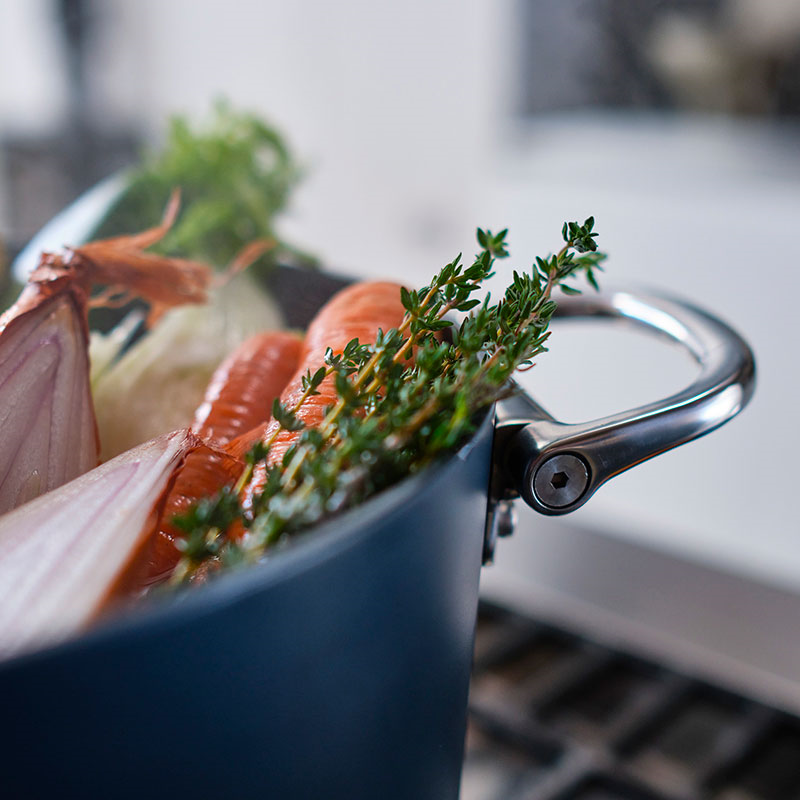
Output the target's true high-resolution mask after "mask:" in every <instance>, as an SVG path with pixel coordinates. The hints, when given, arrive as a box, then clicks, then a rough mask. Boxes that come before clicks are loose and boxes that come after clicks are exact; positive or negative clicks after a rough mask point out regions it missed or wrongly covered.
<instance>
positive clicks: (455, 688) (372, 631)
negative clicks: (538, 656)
mask: <svg viewBox="0 0 800 800" xmlns="http://www.w3.org/2000/svg"><path fill="white" fill-rule="evenodd" d="M271 280H272V290H273V292H274V293H275V295H276V297H277V298H278V300H279V302H280V303H281V304H282V306H283V308H284V309H285V310H286V312H287V316H288V321H289V323H290V324H292V325H301V324H305V323H306V322H308V320H309V318H310V316H311V315H312V314H313V312H314V311H315V310H316V308H317V307H318V306H319V305H320V304H321V303H322V302H323V301H324V300H325V299H326V298H327V297H328V296H329V295H330V294H331V293H332V292H333V291H335V290H336V289H337V288H339V287H340V286H341V285H342V280H341V279H339V278H336V277H332V276H330V275H326V274H324V273H307V272H302V273H299V272H298V271H297V270H293V269H291V268H285V269H277V270H276V271H275V272H274V273H273V274H272V279H271ZM559 314H560V315H562V316H578V317H607V318H611V319H614V320H619V321H626V322H629V323H634V324H637V325H640V326H645V327H646V328H649V329H651V330H654V331H657V332H659V333H661V334H663V335H665V336H667V337H669V338H670V339H672V340H674V341H677V342H679V343H680V344H681V345H682V346H683V347H685V348H686V349H687V350H688V352H689V353H690V354H691V356H692V357H693V358H694V359H695V360H696V361H697V362H698V363H699V365H700V371H699V375H698V377H697V378H696V380H695V381H694V382H693V383H692V384H691V386H689V387H688V388H687V389H686V390H685V391H682V392H680V393H678V394H676V395H674V396H672V397H669V398H667V399H665V400H662V401H660V402H656V403H652V404H650V405H647V406H644V407H641V408H637V409H635V410H633V411H629V412H625V413H620V414H617V415H615V416H612V417H608V418H605V419H601V420H599V421H595V422H590V423H586V424H579V425H571V424H570V425H567V424H563V423H561V422H559V421H558V420H557V419H555V418H554V417H553V416H551V415H550V414H548V413H547V412H545V410H544V409H543V408H541V407H540V406H539V405H538V404H537V403H536V402H535V401H534V400H533V399H531V398H530V397H528V396H527V395H525V394H522V393H518V394H515V395H513V396H512V397H510V398H508V399H507V400H504V401H502V402H500V403H498V404H497V406H496V407H495V408H493V409H492V410H491V411H490V412H489V413H486V414H485V415H484V416H483V418H482V419H481V420H479V423H478V426H477V430H476V431H475V433H474V435H473V436H472V437H471V438H470V440H469V441H468V442H466V443H465V444H464V445H463V446H462V447H461V448H460V449H459V450H458V452H456V453H454V454H453V455H452V456H451V457H449V458H447V459H445V460H442V461H440V462H439V463H437V464H436V465H435V466H433V467H431V468H430V469H427V470H426V471H424V472H423V473H421V474H418V475H415V476H413V477H411V478H409V479H407V480H406V481H404V482H403V483H401V484H399V485H397V486H395V487H394V488H392V489H390V490H388V491H385V492H383V493H382V494H380V495H378V496H376V497H375V498H374V499H372V500H370V501H369V502H367V503H365V504H364V505H363V506H361V507H359V508H356V509H354V510H352V511H350V512H347V513H345V514H343V515H341V516H339V517H337V518H334V519H331V520H330V521H328V522H326V523H325V524H322V525H320V526H319V527H318V528H317V529H315V530H314V531H312V532H310V533H308V534H307V535H304V536H302V537H300V538H298V539H297V540H296V541H295V542H294V543H293V544H292V545H291V546H289V547H287V548H286V549H285V550H283V551H282V552H280V554H278V555H276V556H274V557H271V558H267V559H266V560H265V561H263V563H260V564H259V565H257V566H255V567H253V568H251V569H249V570H246V571H241V572H236V573H233V574H230V575H222V576H221V577H220V578H219V579H218V580H215V581H213V582H211V583H209V584H208V585H207V586H204V587H202V588H201V589H198V590H196V591H187V592H185V593H183V594H181V595H177V596H174V597H168V598H161V599H160V600H159V601H157V602H155V601H154V602H152V603H150V604H149V605H147V606H145V607H142V608H139V609H137V610H136V611H135V612H131V613H128V614H126V615H125V616H120V617H117V618H116V619H114V620H111V621H109V622H108V623H106V624H105V625H102V626H99V627H97V628H95V629H94V630H93V631H91V632H88V633H87V634H85V635H83V636H81V637H79V638H76V639H74V640H72V641H69V642H65V643H62V644H60V645H57V646H54V647H51V648H49V649H46V650H41V651H38V652H34V653H29V654H27V655H25V656H21V657H18V658H16V659H14V660H10V661H7V662H6V663H3V664H2V665H0V696H1V697H2V720H3V724H2V732H1V733H0V736H1V737H2V743H1V744H0V787H2V793H3V796H5V797H25V798H29V797H37V798H39V797H42V798H43V797H48V798H52V797H66V796H69V797H87V798H89V797H98V798H100V797H102V798H112V797H113V798H116V797H119V798H127V797H131V798H143V797H149V798H153V797H158V798H161V797H165V798H166V797H169V798H176V797H204V798H205V797H209V798H216V797H234V798H240V799H241V798H250V797H253V798H256V797H258V798H281V800H291V799H293V798H326V800H334V799H336V800H345V799H346V800H355V798H370V799H372V798H375V800H378V799H380V800H391V799H392V798H398V799H400V798H403V800H428V799H430V800H448V799H449V800H455V799H456V798H457V796H458V791H459V779H460V772H461V762H462V757H463V745H464V734H465V725H466V709H467V692H468V684H469V675H470V666H471V660H472V646H473V637H474V629H475V617H476V609H477V602H478V582H479V575H480V571H481V567H482V564H483V563H484V562H486V561H487V560H489V559H490V558H491V554H492V552H493V549H494V547H495V545H496V539H497V537H498V535H502V534H506V533H508V532H509V531H510V528H511V519H512V509H511V504H512V502H513V501H514V499H515V498H518V497H519V498H522V500H524V501H525V502H527V503H528V504H529V505H531V506H533V507H534V508H535V509H537V510H538V511H540V512H542V513H544V514H563V513H567V512H569V511H572V510H574V509H575V508H577V507H579V506H581V505H582V504H583V503H585V502H586V501H587V500H588V499H589V498H590V497H591V495H592V494H593V493H594V491H595V490H596V489H597V488H598V487H599V486H600V485H601V484H603V483H604V482H605V481H607V480H608V479H610V478H612V477H614V476H615V475H618V474H619V473H621V472H623V471H624V470H626V469H628V468H629V467H632V466H634V465H636V464H638V463H640V462H641V461H644V460H645V459H648V458H650V457H652V456H654V455H657V454H658V453H661V452H663V451H665V450H668V449H669V448H672V447H675V446H676V445H679V444H682V443H684V442H687V441H689V440H691V439H694V438H696V437H698V436H701V435H703V434H705V433H708V432H709V431H712V430H713V429H715V428H716V427H718V426H720V425H722V424H723V423H724V422H726V421H727V420H729V419H731V418H732V417H733V416H734V415H735V414H737V413H738V412H739V411H740V410H741V409H742V407H743V406H744V405H745V404H746V403H747V401H748V400H749V398H750V396H751V393H752V391H753V386H754V361H753V356H752V353H751V351H750V349H749V348H748V346H747V344H746V343H745V342H744V341H743V340H742V339H741V338H740V337H739V336H738V335H737V334H736V333H735V332H734V331H733V330H732V329H731V328H729V327H728V326H727V325H726V324H725V323H723V322H721V321H720V320H719V319H716V318H715V317H714V316H712V315H710V314H708V313H706V312H705V311H702V310H700V309H699V308H696V307H693V306H692V305H689V304H687V303H684V302H681V301H679V300H674V299H669V298H665V297H660V296H652V295H645V294H640V293H633V292H628V291H611V292H607V293H600V294H593V293H592V294H589V293H587V294H585V295H582V296H580V297H575V298H572V297H571V298H565V299H564V300H562V301H560V304H559ZM517 535H522V534H517ZM524 535H535V531H531V532H530V533H528V532H526V533H525V534H524Z"/></svg>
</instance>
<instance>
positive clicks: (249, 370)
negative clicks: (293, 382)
mask: <svg viewBox="0 0 800 800" xmlns="http://www.w3.org/2000/svg"><path fill="white" fill-rule="evenodd" d="M301 346H302V340H301V339H300V338H299V337H298V336H295V335H294V334H292V333H284V332H280V331H278V332H270V333H262V334H258V335H256V336H252V337H250V338H249V339H247V340H246V341H244V342H242V344H240V345H239V347H237V348H236V349H235V350H234V351H233V352H232V353H231V354H230V355H229V356H228V357H227V358H226V359H225V361H223V362H222V364H220V366H219V367H217V370H216V372H215V373H214V375H213V377H212V378H211V382H210V383H209V385H208V388H207V389H206V394H205V399H204V400H203V403H202V405H201V406H200V407H199V408H198V409H197V411H196V412H195V415H194V422H193V424H192V433H196V434H197V435H198V436H199V437H200V438H201V439H203V440H204V441H206V442H216V443H218V444H227V443H228V442H230V441H231V440H232V439H235V438H236V437H237V436H239V435H240V434H242V433H244V432H245V431H248V430H250V429H251V428H253V427H255V426H256V425H258V424H259V423H262V422H265V421H266V420H267V419H269V416H270V410H271V408H272V400H273V398H275V397H278V396H279V395H280V393H281V390H282V389H283V388H284V387H285V386H286V384H287V383H288V381H289V379H290V378H291V377H292V375H293V373H294V371H295V369H296V367H297V362H298V361H299V359H300V348H301Z"/></svg>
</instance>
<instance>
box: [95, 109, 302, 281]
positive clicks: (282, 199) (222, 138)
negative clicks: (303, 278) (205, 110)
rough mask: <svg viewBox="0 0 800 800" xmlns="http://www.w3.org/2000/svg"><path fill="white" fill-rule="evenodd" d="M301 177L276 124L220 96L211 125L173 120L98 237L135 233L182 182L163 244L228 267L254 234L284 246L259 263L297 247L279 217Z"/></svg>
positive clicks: (172, 251)
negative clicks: (281, 231)
mask: <svg viewBox="0 0 800 800" xmlns="http://www.w3.org/2000/svg"><path fill="white" fill-rule="evenodd" d="M299 177H300V170H299V168H298V166H297V164H296V163H295V160H294V158H293V157H292V154H291V152H290V151H289V148H288V146H287V145H286V142H285V141H284V139H283V137H282V136H281V134H280V133H279V132H278V131H277V130H276V129H275V128H273V127H272V126H271V125H269V124H268V123H266V122H265V121H264V120H262V119H260V118H259V117H258V116H256V115H254V114H250V113H247V112H242V111H236V110H234V109H233V108H231V106H230V105H229V104H228V103H226V102H224V101H219V102H217V103H216V104H215V106H214V109H213V113H212V115H211V117H210V119H209V120H208V122H207V124H205V125H193V124H191V123H190V122H189V121H188V120H187V119H186V118H184V117H174V118H172V119H171V120H170V124H169V128H168V131H167V137H166V141H165V143H164V146H163V147H162V148H161V149H160V150H158V151H153V152H151V153H149V154H147V155H145V157H144V158H143V161H142V163H141V165H140V166H138V167H136V168H135V169H134V170H132V172H131V178H130V183H129V185H128V187H127V189H126V190H125V192H124V193H123V195H122V197H121V199H120V200H119V202H118V203H117V204H116V205H115V206H114V207H113V208H112V209H111V210H110V212H109V214H108V216H107V217H106V219H105V220H104V222H102V223H101V225H100V227H99V229H98V230H97V231H95V234H94V237H95V238H104V237H106V236H113V235H117V234H120V233H128V232H130V231H132V230H138V229H139V227H140V225H141V220H143V219H158V218H159V217H160V215H161V211H162V209H163V208H164V205H165V204H166V201H167V199H168V198H169V196H170V193H171V192H172V191H173V190H174V189H175V188H176V187H177V188H180V190H181V199H182V203H181V206H182V211H181V214H180V216H179V218H178V221H177V222H176V224H175V225H174V226H173V228H172V229H171V230H170V231H169V233H167V235H166V236H165V237H164V238H163V240H162V241H161V242H159V244H158V245H157V246H156V248H155V249H156V250H158V251H159V252H163V253H165V254H170V255H176V256H182V257H184V258H192V259H197V260H200V261H206V262H208V263H211V264H213V265H214V266H216V267H219V268H222V267H225V266H227V265H228V264H230V263H231V262H232V261H233V259H234V258H235V257H236V255H237V254H238V253H239V252H241V251H242V250H243V249H244V247H245V246H246V245H248V244H249V243H250V242H253V241H254V240H256V239H261V240H265V241H274V242H275V243H276V246H275V247H274V248H272V249H271V250H270V251H268V252H266V253H265V254H264V255H263V256H262V257H261V258H260V259H259V261H258V262H257V265H256V269H258V268H259V265H260V266H261V267H264V266H266V265H268V264H269V263H271V262H272V260H274V259H275V258H276V257H277V256H280V257H282V258H286V256H287V254H288V255H289V256H290V257H291V256H293V255H296V254H297V253H296V251H295V250H294V249H293V248H291V247H290V246H289V245H287V244H286V243H285V242H282V241H281V240H280V238H279V237H278V235H277V233H276V231H275V228H274V221H275V218H276V216H277V215H278V214H279V213H280V212H281V211H282V210H283V209H284V208H285V207H286V204H287V201H288V198H289V195H290V193H291V191H292V189H293V188H294V186H295V185H296V183H297V181H298V179H299ZM300 257H301V259H303V260H309V259H308V257H307V256H303V255H302V254H301V256H300Z"/></svg>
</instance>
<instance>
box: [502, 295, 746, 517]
mask: <svg viewBox="0 0 800 800" xmlns="http://www.w3.org/2000/svg"><path fill="white" fill-rule="evenodd" d="M557 315H558V316H561V317H610V318H614V319H622V320H629V321H631V322H634V323H636V324H638V325H641V326H644V327H646V328H649V329H652V330H655V331H658V332H660V333H662V334H665V335H666V336H667V337H669V338H670V339H672V340H674V341H677V342H679V343H680V344H681V345H683V346H684V347H685V348H686V349H687V350H688V351H689V353H690V354H691V355H692V356H693V357H694V358H695V360H696V361H697V362H698V363H699V364H700V366H701V370H700V374H699V376H698V377H697V379H696V380H695V381H694V382H693V383H692V384H691V386H689V387H688V388H687V389H685V390H684V391H682V392H679V393H678V394H674V395H672V396H671V397H668V398H667V399H666V400H662V401H660V402H656V403H651V404H649V405H646V406H642V407H640V408H636V409H633V410H632V411H626V412H623V413H620V414H615V415H613V416H610V417H605V418H603V419H599V420H596V421H594V422H586V423H580V424H577V425H568V424H565V423H563V422H559V421H558V420H556V419H554V418H553V417H552V416H551V415H550V414H548V413H547V412H546V411H545V410H544V409H543V408H541V406H539V405H538V404H537V403H536V402H535V401H533V400H532V399H531V398H530V397H529V396H528V395H525V394H519V395H515V396H514V397H511V398H509V399H507V400H503V401H502V402H501V403H498V406H497V412H496V414H497V424H496V437H497V438H496V442H495V465H496V468H497V469H496V476H497V478H499V481H500V486H497V485H496V486H495V487H494V495H495V497H496V498H498V499H502V498H503V497H505V498H506V499H507V498H509V497H511V496H514V495H515V494H516V493H518V494H519V495H521V496H522V498H523V499H524V500H525V501H526V502H527V503H528V505H530V506H532V507H533V508H535V509H536V510H537V511H540V512H541V513H543V514H551V515H552V514H566V513H568V512H570V511H574V510H575V509H576V508H579V507H580V506H582V505H583V504H584V503H585V502H586V501H587V500H588V499H589V498H590V497H591V496H592V495H593V494H594V492H595V491H596V490H597V489H598V488H599V487H600V486H602V485H603V484H604V483H605V482H606V481H607V480H608V479H609V478H613V477H614V476H615V475H619V474H620V473H621V472H624V471H625V470H626V469H630V468H631V467H633V466H635V465H636V464H640V463H641V462H642V461H645V460H646V459H648V458H652V457H653V456H656V455H658V454H659V453H663V452H665V451H666V450H669V449H671V448H673V447H677V446H678V445H680V444H684V443H685V442H688V441H691V440H692V439H696V438H697V437H699V436H703V435H704V434H706V433H709V432H710V431H712V430H714V429H715V428H718V427H719V426H720V425H722V424H724V423H725V422H727V421H728V420H729V419H731V418H732V417H734V416H735V415H736V414H738V413H739V411H741V410H742V408H744V406H745V405H746V404H747V402H748V401H749V400H750V397H751V396H752V394H753V389H754V386H755V362H754V359H753V353H752V351H751V350H750V348H749V347H748V345H747V343H746V342H745V341H744V340H743V339H742V338H741V337H740V336H739V335H738V334H737V333H736V332H735V331H734V330H733V329H732V328H730V327H729V326H728V325H726V324H725V323H724V322H722V321H721V320H719V319H717V318H716V317H714V316H712V315H711V314H709V313H707V312H706V311H703V310H702V309H699V308H697V307H695V306H693V305H690V304H689V303H686V302H684V301H682V300H675V299H670V298H667V297H664V296H659V295H644V294H632V293H630V292H625V291H614V292H606V293H599V294H592V295H588V294H587V295H580V296H578V297H569V298H566V299H564V300H562V301H560V302H559V305H558V311H557Z"/></svg>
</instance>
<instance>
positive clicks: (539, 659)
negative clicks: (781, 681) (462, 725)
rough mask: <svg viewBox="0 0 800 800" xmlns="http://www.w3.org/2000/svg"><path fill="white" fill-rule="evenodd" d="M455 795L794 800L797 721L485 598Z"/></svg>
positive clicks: (499, 799)
mask: <svg viewBox="0 0 800 800" xmlns="http://www.w3.org/2000/svg"><path fill="white" fill-rule="evenodd" d="M461 800H800V718H797V717H793V716H790V715H788V714H785V713H782V712H780V711H778V710H776V709H774V708H770V707H769V706H767V705H765V704H763V703H760V702H759V701H758V700H756V699H753V698H749V697H743V696H741V695H738V694H734V693H732V692H729V691H726V690H725V689H723V688H721V687H718V686H714V685H712V684H709V683H707V682H705V681H701V680H698V679H696V678H694V677H692V676H690V675H686V674H681V673H679V672H677V671H675V670H672V669H670V668H667V667H665V666H663V665H660V664H658V663H655V662H651V661H647V660H643V659H641V658H637V657H635V656H633V655H630V654H628V653H624V652H619V651H615V650H612V649H609V648H606V647H603V646H600V645H598V644H596V643H594V642H591V641H588V640H586V639H583V638H581V637H579V636H576V635H573V634H571V633H569V632H567V631H564V630H560V629H557V628H554V627H552V626H549V625H546V624H543V623H541V622H538V621H536V620H532V619H528V618H525V617H523V616H520V615H519V614H516V613H514V612H511V611H509V610H506V609H504V608H501V607H499V606H494V605H489V604H483V605H482V607H481V610H480V615H479V623H478V634H477V640H476V652H475V667H474V672H473V679H472V686H471V690H470V721H469V730H468V735H467V756H466V761H465V766H464V775H463V780H462V792H461Z"/></svg>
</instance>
